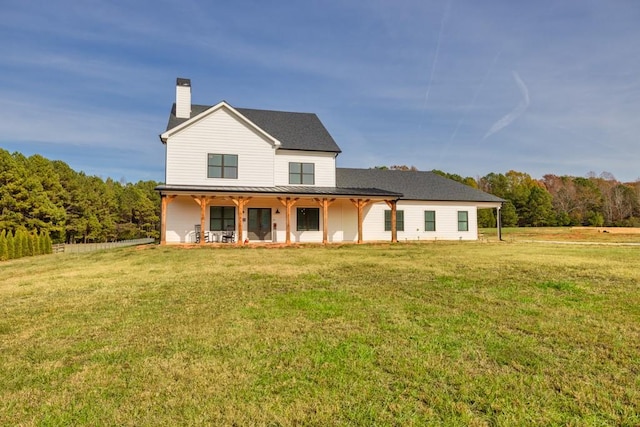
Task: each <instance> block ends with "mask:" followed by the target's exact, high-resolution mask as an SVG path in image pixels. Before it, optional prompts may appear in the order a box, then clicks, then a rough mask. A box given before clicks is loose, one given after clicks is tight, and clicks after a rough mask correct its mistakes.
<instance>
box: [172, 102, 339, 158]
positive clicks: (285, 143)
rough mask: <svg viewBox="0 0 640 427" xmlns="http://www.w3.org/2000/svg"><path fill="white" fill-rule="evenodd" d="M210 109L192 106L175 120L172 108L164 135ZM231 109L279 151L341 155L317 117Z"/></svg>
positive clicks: (304, 114) (174, 105)
mask: <svg viewBox="0 0 640 427" xmlns="http://www.w3.org/2000/svg"><path fill="white" fill-rule="evenodd" d="M227 105H228V104H227ZM212 107H213V106H211V105H196V104H192V105H191V117H189V118H188V119H179V118H177V117H176V104H173V107H172V108H171V114H169V122H168V123H167V129H166V131H169V130H171V129H173V128H175V127H177V126H180V125H181V124H183V123H185V122H187V121H188V120H191V119H193V118H195V117H197V116H198V115H200V114H202V113H204V112H205V111H207V110H209V109H210V108H212ZM230 107H231V106H230ZM231 108H233V109H234V110H235V111H237V112H238V113H239V114H241V115H242V116H244V117H245V118H247V119H248V120H249V121H251V122H252V123H253V124H254V125H256V126H257V127H259V128H260V129H262V130H263V131H264V132H265V133H267V134H269V135H271V136H272V137H273V138H274V139H275V140H277V141H279V142H280V144H281V145H280V148H281V149H285V150H305V151H324V152H329V153H340V152H341V150H340V147H338V144H336V142H335V141H334V139H333V137H332V136H331V135H330V134H329V132H328V131H327V129H326V128H325V127H324V125H323V124H322V122H321V121H320V119H319V118H318V116H317V115H315V114H313V113H293V112H286V111H272V110H254V109H250V108H235V107H231Z"/></svg>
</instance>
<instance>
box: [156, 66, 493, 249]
mask: <svg viewBox="0 0 640 427" xmlns="http://www.w3.org/2000/svg"><path fill="white" fill-rule="evenodd" d="M160 139H161V140H162V143H163V144H164V145H165V147H166V169H165V184H164V185H160V186H158V187H157V190H158V191H159V192H160V195H161V198H162V221H161V223H162V232H161V243H162V244H177V243H196V242H198V243H201V244H206V243H210V242H222V241H225V242H236V243H239V244H242V243H244V242H279V243H290V242H319V243H320V242H321V243H327V242H357V243H361V242H365V241H381V240H387V241H393V242H395V241H397V240H434V239H438V240H476V239H477V238H478V223H477V211H478V209H482V208H492V209H496V211H497V214H498V218H499V214H500V207H501V205H502V202H503V200H502V199H500V198H498V197H495V196H493V195H491V194H487V193H485V192H482V191H479V190H476V189H474V188H471V187H469V186H467V185H464V184H460V183H458V182H456V181H453V180H450V179H447V178H444V177H442V176H440V175H438V174H435V173H433V172H418V171H400V170H381V169H348V168H336V157H337V156H338V154H340V152H341V150H340V148H339V147H338V145H337V144H336V142H335V141H334V140H333V138H332V137H331V135H330V134H329V132H328V131H327V129H326V128H325V127H324V125H323V124H322V123H321V122H320V120H319V119H318V117H317V116H316V115H315V114H310V113H291V112H282V111H267V110H254V109H246V108H235V107H233V106H231V105H229V104H228V103H227V102H224V101H222V102H219V103H218V104H216V105H212V106H205V105H193V104H191V81H190V80H189V79H182V78H179V79H177V87H176V103H175V104H174V106H173V108H172V109H171V114H170V116H169V123H168V125H167V129H166V131H165V132H164V133H163V134H161V135H160ZM498 222H499V221H498Z"/></svg>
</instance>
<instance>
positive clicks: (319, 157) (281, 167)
mask: <svg viewBox="0 0 640 427" xmlns="http://www.w3.org/2000/svg"><path fill="white" fill-rule="evenodd" d="M291 162H296V163H313V164H314V172H315V177H314V178H315V182H314V185H313V186H314V187H335V186H336V155H335V153H325V152H318V151H297V150H283V149H278V150H277V151H276V155H275V184H276V185H290V184H289V163H291Z"/></svg>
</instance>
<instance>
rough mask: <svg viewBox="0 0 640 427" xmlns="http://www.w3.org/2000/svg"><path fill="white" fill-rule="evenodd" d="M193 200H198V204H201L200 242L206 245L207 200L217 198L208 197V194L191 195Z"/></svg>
mask: <svg viewBox="0 0 640 427" xmlns="http://www.w3.org/2000/svg"><path fill="white" fill-rule="evenodd" d="M191 197H192V198H193V200H195V201H196V203H197V204H198V205H200V244H201V245H204V244H205V243H206V239H205V226H204V223H205V218H206V215H207V202H208V201H209V200H213V199H215V196H212V197H207V196H200V197H197V196H191Z"/></svg>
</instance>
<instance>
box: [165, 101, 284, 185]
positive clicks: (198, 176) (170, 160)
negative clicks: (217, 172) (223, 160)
mask: <svg viewBox="0 0 640 427" xmlns="http://www.w3.org/2000/svg"><path fill="white" fill-rule="evenodd" d="M274 151H275V148H274V146H273V143H272V141H269V140H268V139H267V138H266V137H264V136H263V135H260V134H259V133H258V132H257V131H256V130H254V129H252V128H251V127H249V126H248V125H247V124H246V122H244V121H243V120H242V119H240V118H238V117H237V116H236V115H235V114H234V113H233V112H231V110H229V109H228V108H225V107H223V108H220V109H218V110H216V111H214V112H212V113H211V114H208V115H206V116H205V117H203V118H202V119H201V120H199V121H197V122H195V123H193V124H192V125H191V126H188V127H186V128H185V129H183V130H181V131H179V132H177V133H176V134H175V135H172V136H171V137H170V138H169V140H168V141H167V153H166V156H167V159H166V183H167V184H168V185H195V186H198V185H220V186H254V187H270V186H273V185H274ZM208 154H236V155H238V178H237V179H223V178H207V162H208Z"/></svg>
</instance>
